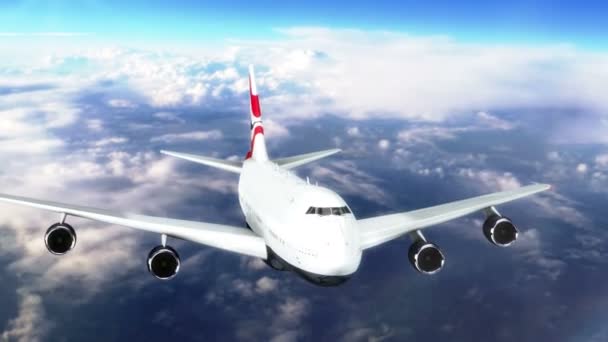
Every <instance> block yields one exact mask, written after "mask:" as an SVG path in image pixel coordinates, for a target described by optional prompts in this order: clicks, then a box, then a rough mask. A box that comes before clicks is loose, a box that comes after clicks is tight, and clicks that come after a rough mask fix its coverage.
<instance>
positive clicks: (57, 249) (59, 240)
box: [44, 223, 76, 255]
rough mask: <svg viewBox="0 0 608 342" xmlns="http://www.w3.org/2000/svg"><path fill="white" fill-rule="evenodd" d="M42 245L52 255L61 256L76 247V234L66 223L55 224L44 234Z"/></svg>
mask: <svg viewBox="0 0 608 342" xmlns="http://www.w3.org/2000/svg"><path fill="white" fill-rule="evenodd" d="M44 244H45V245H46V249H48V250H49V252H51V253H52V254H55V255H63V254H65V253H67V252H69V251H70V250H71V249H72V248H74V246H76V232H75V231H74V228H72V226H70V225H69V224H67V223H55V224H54V225H52V226H50V227H49V229H47V231H46V234H44Z"/></svg>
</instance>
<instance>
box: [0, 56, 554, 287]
mask: <svg viewBox="0 0 608 342" xmlns="http://www.w3.org/2000/svg"><path fill="white" fill-rule="evenodd" d="M249 97H250V107H249V110H250V130H251V132H250V133H251V139H250V145H249V151H248V152H247V154H246V156H245V158H244V160H243V161H234V160H222V159H216V158H210V157H205V156H198V155H194V154H187V153H180V152H173V151H165V150H162V151H160V152H161V153H162V154H165V155H168V156H172V157H176V158H180V159H184V160H188V161H191V162H194V163H199V164H203V165H206V166H209V167H214V168H218V169H221V170H224V171H228V172H233V173H237V174H239V181H238V199H239V204H240V207H241V210H242V212H243V215H244V217H245V221H246V228H245V227H239V226H230V225H222V224H214V223H208V222H195V221H185V220H178V219H171V218H165V217H153V216H144V215H137V214H132V213H126V212H123V211H120V210H105V209H97V208H90V207H84V206H80V205H71V204H65V203H59V202H52V201H46V200H39V199H33V198H26V197H19V196H12V195H7V194H0V201H3V202H8V203H12V204H18V205H23V206H29V207H33V208H38V209H43V210H48V211H52V212H56V213H58V214H60V220H59V222H57V223H55V224H53V225H51V226H50V227H49V228H48V229H47V231H46V234H45V235H44V242H45V245H46V248H47V249H48V250H49V252H50V253H52V254H55V255H63V254H66V253H67V252H69V251H70V250H72V249H73V248H74V246H75V245H76V232H75V230H74V228H73V227H72V226H71V225H69V224H68V223H67V222H66V219H67V218H68V217H69V216H75V217H81V218H87V219H91V220H96V221H101V222H106V223H110V224H115V225H121V226H126V227H130V228H134V229H139V230H143V231H148V232H153V233H157V234H159V235H160V237H161V242H160V245H158V246H156V247H154V248H153V249H152V250H151V251H150V253H149V254H148V259H147V266H148V270H149V271H150V273H151V274H152V275H154V276H155V277H156V278H158V279H162V280H167V279H171V278H173V277H175V275H177V273H178V271H179V268H180V257H179V254H178V253H177V251H176V250H175V249H174V248H173V247H171V246H170V245H168V244H167V240H168V238H172V239H182V240H187V241H192V242H196V243H199V244H203V245H206V246H211V247H215V248H219V249H223V250H226V251H230V252H234V253H238V254H241V255H246V256H250V257H255V258H260V259H262V260H263V261H264V262H265V263H266V264H267V265H268V266H269V267H270V268H272V269H274V270H277V271H292V272H295V273H297V274H298V275H300V276H301V277H302V278H304V279H305V280H307V281H309V282H311V283H313V284H315V285H319V286H337V285H340V284H343V283H344V282H345V281H346V280H348V279H349V278H350V277H351V276H353V274H355V272H356V271H357V269H358V268H359V265H360V263H361V258H362V254H363V252H364V251H366V250H367V249H370V248H372V247H375V246H379V245H381V244H383V243H385V242H388V241H391V240H394V239H396V238H399V237H401V236H404V235H407V236H409V237H410V238H411V240H412V243H411V246H410V248H409V251H408V259H409V261H410V263H411V265H412V266H413V267H414V269H415V270H416V271H418V272H420V273H423V274H435V273H437V272H438V271H439V270H441V269H442V268H443V266H444V263H445V257H444V254H443V252H442V251H441V250H440V249H439V247H438V246H437V245H436V244H434V243H432V242H430V241H428V240H427V239H426V238H425V236H424V235H423V233H422V230H423V229H425V228H428V227H431V226H434V225H437V224H440V223H443V222H446V221H450V220H453V219H456V218H459V217H462V216H465V215H468V214H472V213H474V212H478V211H479V212H482V213H484V215H485V221H484V223H483V227H482V231H483V234H484V236H485V237H486V239H487V240H488V241H489V242H490V243H492V244H494V245H496V246H500V247H506V246H509V245H511V244H512V243H513V242H514V241H515V240H516V239H517V237H518V229H517V228H516V227H515V225H514V224H513V223H512V221H511V220H510V219H509V218H507V217H505V216H503V215H502V214H500V213H499V212H498V210H497V209H496V206H497V205H500V204H503V203H507V202H510V201H514V200H516V199H520V198H523V197H527V196H530V195H532V194H535V193H538V192H541V191H545V190H548V189H550V187H551V186H550V185H548V184H532V185H528V186H523V187H520V188H517V189H514V190H508V191H502V192H496V193H492V194H487V195H483V196H478V197H473V198H469V199H464V200H459V201H455V202H450V203H446V204H441V205H436V206H432V207H428V208H424V209H418V210H413V211H406V212H400V213H396V214H390V215H382V216H376V217H370V218H364V219H358V218H356V216H355V215H354V213H353V210H352V208H351V207H350V206H349V205H348V204H347V203H346V202H345V201H344V199H343V198H342V197H341V196H340V195H338V194H337V193H336V192H334V191H332V190H330V189H328V188H326V187H323V186H318V185H313V184H310V182H309V181H308V179H307V180H304V179H302V178H300V177H298V176H297V175H296V174H294V173H293V172H292V171H291V170H292V169H294V168H296V167H298V166H301V165H304V164H307V163H310V162H313V161H316V160H319V159H321V158H325V157H328V156H330V155H333V154H335V153H337V152H339V151H340V149H328V150H324V151H318V152H312V153H306V154H302V155H296V156H292V157H286V158H277V159H271V158H270V157H269V155H268V151H267V149H266V143H265V136H264V124H263V121H262V111H261V107H260V101H259V96H258V91H257V87H256V83H255V77H254V69H253V66H252V65H250V66H249ZM247 228H248V229H247Z"/></svg>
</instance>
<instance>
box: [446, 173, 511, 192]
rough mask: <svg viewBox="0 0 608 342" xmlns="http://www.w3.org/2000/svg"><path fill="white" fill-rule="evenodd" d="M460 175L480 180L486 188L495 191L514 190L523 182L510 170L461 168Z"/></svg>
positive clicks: (479, 182)
mask: <svg viewBox="0 0 608 342" xmlns="http://www.w3.org/2000/svg"><path fill="white" fill-rule="evenodd" d="M458 173H459V175H460V176H463V177H467V178H470V179H472V180H475V181H476V182H478V184H480V185H482V186H483V187H485V188H486V189H491V190H493V191H504V190H513V189H516V188H519V187H521V183H520V182H519V180H518V179H517V177H515V176H514V175H513V174H511V173H510V172H502V173H501V172H497V171H493V170H473V169H470V168H466V169H460V170H459V171H458Z"/></svg>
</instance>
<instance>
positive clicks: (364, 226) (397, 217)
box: [357, 184, 551, 249]
mask: <svg viewBox="0 0 608 342" xmlns="http://www.w3.org/2000/svg"><path fill="white" fill-rule="evenodd" d="M550 188H551V186H550V185H548V184H533V185H528V186H524V187H521V188H518V189H514V190H509V191H502V192H495V193H492V194H488V195H483V196H478V197H473V198H469V199H465V200H460V201H455V202H450V203H446V204H441V205H437V206H433V207H429V208H424V209H419V210H414V211H408V212H403V213H397V214H391V215H384V216H377V217H371V218H367V219H362V220H357V224H358V226H359V232H360V235H361V249H367V248H370V247H374V246H377V245H380V244H382V243H384V242H387V241H390V240H393V239H395V238H398V237H399V236H401V235H403V234H405V233H408V232H411V231H414V230H417V229H422V228H426V227H429V226H432V225H436V224H439V223H443V222H446V221H450V220H453V219H456V218H459V217H462V216H465V215H468V214H471V213H474V212H476V211H480V210H483V209H485V208H488V207H491V206H495V205H499V204H503V203H507V202H511V201H514V200H516V199H520V198H523V197H527V196H530V195H533V194H535V193H537V192H541V191H545V190H548V189H550Z"/></svg>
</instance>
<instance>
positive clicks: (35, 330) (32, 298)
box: [2, 290, 52, 342]
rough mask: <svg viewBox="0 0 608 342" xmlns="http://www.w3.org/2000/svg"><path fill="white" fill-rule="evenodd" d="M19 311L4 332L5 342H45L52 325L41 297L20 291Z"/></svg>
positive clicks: (3, 338)
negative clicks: (47, 317) (46, 315)
mask: <svg viewBox="0 0 608 342" xmlns="http://www.w3.org/2000/svg"><path fill="white" fill-rule="evenodd" d="M18 294H19V309H18V310H19V311H18V313H17V317H15V318H13V319H11V320H10V321H9V322H8V324H7V327H6V329H5V330H4V331H3V332H2V340H3V341H19V342H38V341H44V340H45V337H46V335H47V333H48V331H49V329H50V328H51V326H52V324H51V323H50V322H49V321H47V319H46V317H45V310H44V306H43V303H42V298H41V297H40V296H39V295H36V294H33V293H29V292H27V291H24V290H19V291H18Z"/></svg>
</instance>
